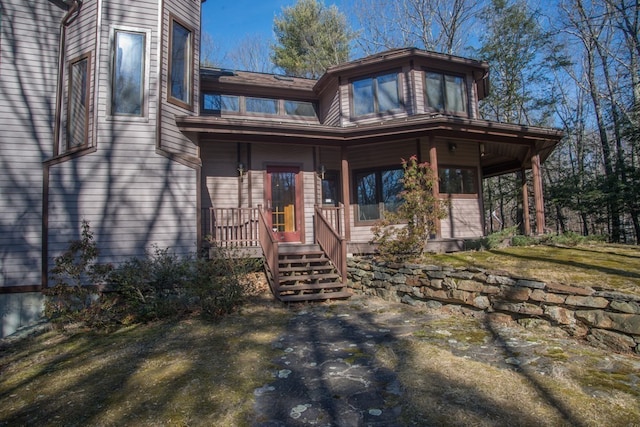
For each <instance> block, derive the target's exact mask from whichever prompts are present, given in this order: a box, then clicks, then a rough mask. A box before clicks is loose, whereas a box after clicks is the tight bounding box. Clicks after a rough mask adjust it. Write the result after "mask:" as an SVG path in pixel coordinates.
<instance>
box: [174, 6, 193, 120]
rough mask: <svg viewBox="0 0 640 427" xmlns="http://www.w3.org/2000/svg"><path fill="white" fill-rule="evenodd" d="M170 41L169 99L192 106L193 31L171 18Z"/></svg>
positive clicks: (182, 104)
mask: <svg viewBox="0 0 640 427" xmlns="http://www.w3.org/2000/svg"><path fill="white" fill-rule="evenodd" d="M170 31H171V39H170V41H169V51H170V55H169V78H168V81H169V91H168V92H169V100H170V101H172V102H174V103H176V104H178V105H180V106H182V107H184V108H191V105H192V100H191V98H192V96H193V95H192V93H193V77H192V76H193V59H192V57H193V55H192V52H193V47H192V38H193V32H192V31H191V30H190V29H189V28H187V27H186V26H184V25H182V24H181V23H180V22H178V21H177V20H176V19H175V18H174V17H172V18H171V29H170Z"/></svg>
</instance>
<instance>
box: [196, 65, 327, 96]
mask: <svg viewBox="0 0 640 427" xmlns="http://www.w3.org/2000/svg"><path fill="white" fill-rule="evenodd" d="M200 77H201V80H202V84H203V86H205V87H207V88H220V87H222V86H224V87H225V88H234V89H240V90H241V91H246V88H247V87H250V88H251V89H250V90H251V91H254V90H255V88H262V89H266V90H269V89H273V90H293V91H305V92H309V95H313V86H314V85H315V84H316V80H314V79H305V78H301V77H290V76H285V75H280V74H270V73H258V72H253V71H239V70H227V69H222V68H201V69H200ZM243 89H244V90H243Z"/></svg>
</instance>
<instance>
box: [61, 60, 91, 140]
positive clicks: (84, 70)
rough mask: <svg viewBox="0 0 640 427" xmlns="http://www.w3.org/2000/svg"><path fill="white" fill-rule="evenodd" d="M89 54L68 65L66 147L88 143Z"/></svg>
mask: <svg viewBox="0 0 640 427" xmlns="http://www.w3.org/2000/svg"><path fill="white" fill-rule="evenodd" d="M90 69H91V54H90V53H88V54H86V55H84V56H82V57H80V58H78V59H76V60H74V61H71V64H70V66H69V98H68V105H67V149H73V148H76V147H81V146H83V145H87V144H88V133H89V98H90V97H89V94H90V85H89V80H90V75H91V72H90Z"/></svg>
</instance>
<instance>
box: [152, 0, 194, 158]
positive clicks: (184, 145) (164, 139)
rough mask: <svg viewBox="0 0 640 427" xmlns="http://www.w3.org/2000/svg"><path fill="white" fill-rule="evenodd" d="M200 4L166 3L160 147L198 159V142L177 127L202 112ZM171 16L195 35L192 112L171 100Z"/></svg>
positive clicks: (183, 0) (190, 1)
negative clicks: (183, 118)
mask: <svg viewBox="0 0 640 427" xmlns="http://www.w3.org/2000/svg"><path fill="white" fill-rule="evenodd" d="M200 3H201V2H200V0H166V1H165V7H164V13H163V18H162V19H163V24H162V52H163V53H162V67H161V70H162V74H161V80H160V85H161V86H160V87H161V89H160V90H161V94H162V95H161V99H160V106H161V122H160V123H161V130H160V132H161V139H160V147H161V148H162V149H164V150H167V151H169V152H171V153H176V154H182V155H185V156H190V157H194V158H195V157H198V146H197V141H192V140H190V139H189V138H188V137H187V136H185V135H184V134H183V133H181V132H180V131H179V130H178V127H177V126H176V123H175V117H176V116H187V115H188V116H191V115H195V114H198V112H199V111H200V88H199V85H200V80H199V76H200V73H199V72H198V64H199V55H200V25H199V24H198V23H199V22H200ZM170 16H175V17H176V18H177V19H179V20H180V21H181V22H183V23H184V24H185V25H188V26H189V29H191V30H192V31H193V32H192V41H193V56H194V58H193V76H192V79H193V94H192V97H193V99H192V107H193V108H192V109H191V110H190V109H186V108H182V107H180V106H178V105H175V104H173V103H171V102H169V101H168V100H167V96H168V95H167V79H168V70H169V55H170V52H169V39H170V36H169V33H170V23H171V21H170Z"/></svg>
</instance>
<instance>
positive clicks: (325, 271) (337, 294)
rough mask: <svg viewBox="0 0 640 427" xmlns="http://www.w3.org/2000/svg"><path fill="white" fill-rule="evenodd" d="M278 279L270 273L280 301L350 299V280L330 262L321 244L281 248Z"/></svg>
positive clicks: (275, 293)
mask: <svg viewBox="0 0 640 427" xmlns="http://www.w3.org/2000/svg"><path fill="white" fill-rule="evenodd" d="M277 273H278V274H277V276H278V277H273V274H272V272H270V271H267V275H268V276H269V279H270V281H271V284H272V287H273V291H274V295H275V296H276V298H278V299H279V300H280V301H311V300H326V299H338V298H348V297H349V296H351V293H350V292H349V291H348V290H347V285H346V278H341V277H340V274H338V271H337V270H336V268H335V267H334V265H333V264H332V263H331V261H329V258H328V257H327V256H326V254H325V253H324V251H323V250H322V249H321V248H320V246H319V245H301V244H294V245H281V246H280V248H279V251H278V271H277Z"/></svg>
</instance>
